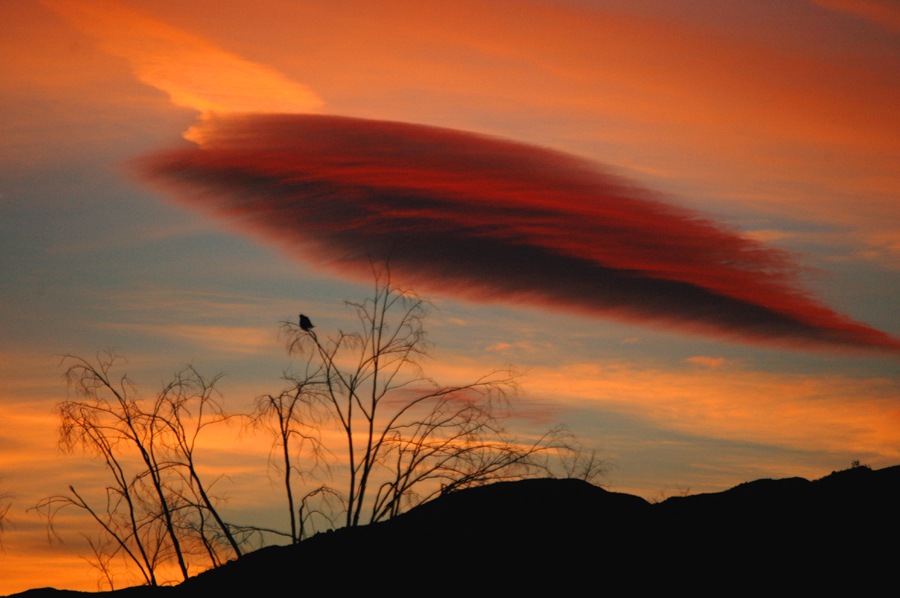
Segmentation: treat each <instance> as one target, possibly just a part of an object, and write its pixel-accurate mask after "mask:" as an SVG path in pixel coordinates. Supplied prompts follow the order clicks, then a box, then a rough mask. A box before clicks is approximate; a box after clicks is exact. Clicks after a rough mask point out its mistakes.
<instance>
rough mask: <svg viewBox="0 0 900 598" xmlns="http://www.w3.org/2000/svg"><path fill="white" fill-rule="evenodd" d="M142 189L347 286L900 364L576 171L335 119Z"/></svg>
mask: <svg viewBox="0 0 900 598" xmlns="http://www.w3.org/2000/svg"><path fill="white" fill-rule="evenodd" d="M201 127H202V130H201V131H199V134H200V135H199V137H200V138H202V146H201V147H198V148H195V149H189V150H184V151H175V152H170V153H164V154H161V155H157V156H154V157H150V158H147V159H146V160H144V161H143V162H142V163H141V169H142V171H143V173H144V174H145V175H147V176H148V177H150V178H151V180H153V181H155V182H157V183H164V184H167V186H168V187H169V188H170V189H172V190H173V191H174V192H175V193H176V194H178V195H180V196H182V197H185V198H186V200H187V201H189V202H190V203H192V204H194V205H197V206H201V207H203V208H206V209H211V210H213V211H215V212H216V213H218V214H219V215H221V216H222V217H224V218H226V219H227V220H229V221H232V222H233V223H234V224H236V225H237V226H238V227H239V228H240V230H242V231H244V230H247V231H251V232H253V233H254V234H256V235H258V236H259V237H261V238H263V239H265V240H268V241H275V242H279V243H281V244H282V245H283V246H285V247H286V248H288V250H289V251H292V252H296V251H299V252H300V253H301V254H302V255H303V256H304V257H306V258H307V259H314V260H317V261H324V262H326V263H327V264H329V265H330V266H331V267H333V268H337V269H338V270H340V271H342V272H344V273H347V274H350V275H359V274H363V275H367V272H368V269H369V260H370V259H374V260H376V261H380V260H385V259H387V258H388V257H390V260H391V267H392V269H394V270H395V272H397V273H398V274H400V275H402V277H403V278H404V279H405V280H408V281H410V282H411V283H413V284H415V285H417V288H427V289H429V290H431V291H436V292H440V293H445V294H451V295H456V296H461V297H465V298H468V299H471V300H476V301H497V300H501V301H508V302H514V303H521V304H529V305H539V306H548V307H549V306H552V307H555V308H565V309H569V310H576V311H580V312H583V313H590V314H595V315H598V316H607V317H613V318H617V319H623V320H628V321H634V322H647V323H650V322H652V323H656V324H662V325H666V326H673V327H678V328H681V329H687V330H690V331H694V332H702V333H705V334H710V335H714V336H720V337H721V336H727V337H732V338H734V339H736V340H740V341H745V342H746V341H750V342H763V343H766V344H778V345H789V346H803V347H806V348H814V347H820V348H825V347H827V348H837V347H845V348H868V349H881V350H887V351H898V350H900V341H898V340H897V339H894V338H892V337H890V336H888V335H887V334H885V333H883V332H880V331H878V330H875V329H873V328H871V327H869V326H867V325H865V324H861V323H858V322H854V321H853V320H851V319H850V318H848V317H846V316H844V315H841V314H838V313H836V312H834V311H832V310H831V309H829V308H828V307H826V306H824V305H822V304H821V303H819V302H817V301H815V300H813V299H812V298H810V297H809V296H808V294H806V293H805V292H804V291H803V290H802V288H801V287H800V286H799V284H798V282H797V278H796V275H795V270H796V268H795V267H794V265H793V263H792V262H791V260H790V258H789V256H788V255H786V254H785V253H784V252H780V251H777V250H773V249H769V248H766V247H764V246H763V245H761V244H759V243H757V242H755V241H752V240H749V239H746V238H744V237H741V236H740V235H739V234H737V233H736V232H733V231H731V230H729V229H727V228H725V227H723V226H720V225H717V224H714V223H712V222H710V221H708V220H705V219H703V218H701V217H699V216H698V215H697V214H695V213H692V212H689V211H687V210H684V209H680V208H676V207H673V206H670V205H666V204H665V203H662V202H661V201H659V200H658V199H657V198H656V197H655V196H654V194H653V193H652V192H650V191H647V190H644V189H640V188H637V187H635V186H634V185H632V184H630V183H628V182H627V181H624V180H622V179H620V178H618V177H615V176H612V175H610V174H607V173H604V172H603V171H602V170H601V169H600V168H599V167H597V166H596V165H593V164H591V163H589V162H587V161H584V160H582V159H579V158H576V157H573V156H569V155H565V154H562V153H559V152H554V151H550V150H547V149H543V148H539V147H533V146H528V145H524V144H519V143H513V142H509V141H504V140H499V139H493V138H488V137H483V136H479V135H474V134H471V133H464V132H460V131H454V130H449V129H439V128H433V127H426V126H420V125H412V124H403V123H394V122H379V121H369V120H360V119H351V118H342V117H336V116H315V115H247V116H233V117H228V118H213V119H211V120H209V121H207V122H206V123H204V124H203V125H201Z"/></svg>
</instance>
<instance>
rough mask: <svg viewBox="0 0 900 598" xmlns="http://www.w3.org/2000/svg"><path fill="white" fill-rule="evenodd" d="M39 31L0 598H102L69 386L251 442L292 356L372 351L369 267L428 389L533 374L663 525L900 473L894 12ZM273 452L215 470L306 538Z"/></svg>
mask: <svg viewBox="0 0 900 598" xmlns="http://www.w3.org/2000/svg"><path fill="white" fill-rule="evenodd" d="M322 4H323V3H313V2H306V1H300V0H259V1H257V2H254V3H252V4H251V3H226V4H224V5H223V3H219V2H214V1H212V0H191V1H188V2H184V1H177V2H176V1H174V0H96V1H92V2H86V1H79V0H45V1H38V0H21V1H14V2H9V3H7V4H6V5H5V6H4V19H3V21H2V23H0V47H2V50H0V56H2V61H0V107H2V112H3V114H4V117H3V118H2V119H0V271H2V277H0V307H2V317H0V355H2V357H0V371H2V375H0V495H2V494H6V495H8V497H7V498H6V499H4V500H3V501H0V507H2V506H3V505H5V504H11V507H10V510H9V512H8V515H7V519H6V521H5V532H4V533H3V535H2V537H0V540H2V545H3V553H0V593H3V594H5V593H10V592H16V591H22V590H25V589H28V588H30V587H36V586H43V585H54V586H56V587H65V588H68V589H76V590H94V589H96V587H97V585H96V584H97V576H96V574H95V572H92V570H91V568H90V565H89V564H88V563H86V561H85V560H84V558H85V557H88V556H89V553H88V552H87V548H86V544H85V543H84V541H83V539H82V538H81V536H80V535H79V534H80V533H90V525H89V523H88V522H86V521H84V520H83V519H82V518H80V517H78V516H76V515H75V514H72V515H71V516H67V517H66V518H65V520H61V521H60V522H58V524H57V529H58V531H59V536H60V537H59V539H54V541H53V542H52V543H49V542H48V537H47V530H46V526H45V524H44V522H43V521H42V520H41V519H40V518H39V517H38V516H37V514H36V513H35V512H34V511H29V510H28V509H30V508H32V507H34V505H36V504H37V503H38V502H39V501H40V500H41V499H42V498H45V497H47V496H51V495H55V494H61V493H63V492H65V490H66V488H67V487H68V486H69V485H70V484H73V485H75V486H77V487H83V488H99V487H101V486H99V484H102V483H103V471H102V469H101V468H100V467H99V466H98V465H97V464H96V463H92V462H91V460H90V459H88V458H87V457H86V456H83V455H80V454H65V453H62V452H60V451H59V449H58V448H57V444H56V442H57V432H56V426H57V421H56V419H55V417H54V413H53V408H54V406H55V405H56V404H58V403H59V402H60V401H61V400H64V399H65V398H66V396H67V395H66V392H67V391H66V385H65V381H64V379H63V373H64V371H65V366H64V365H62V364H61V360H62V357H61V356H63V355H67V354H68V355H77V356H82V357H86V358H93V356H95V355H96V354H97V353H98V352H100V351H105V350H108V349H112V350H115V351H116V352H117V353H118V354H120V355H122V356H123V357H124V358H125V359H126V360H127V362H123V363H122V366H121V368H122V369H121V371H122V372H123V373H125V372H127V373H128V374H129V376H130V377H131V378H132V379H133V380H134V381H135V383H136V384H137V385H138V386H139V387H140V389H141V391H142V393H144V394H147V395H152V394H153V393H154V392H155V391H157V390H158V389H159V388H160V387H161V386H162V385H163V384H164V383H165V382H166V381H167V380H169V379H170V378H171V376H172V373H173V372H175V371H177V370H179V369H180V368H182V367H184V366H185V365H187V364H190V365H193V366H194V367H195V368H197V369H198V370H199V371H201V372H203V373H204V374H205V375H207V376H210V377H211V376H214V375H216V374H218V373H224V374H225V377H224V378H223V379H222V380H221V385H220V390H221V392H222V397H223V401H224V404H225V406H226V408H227V409H229V410H231V411H234V412H245V411H247V410H248V409H249V407H250V405H251V404H252V402H253V399H254V398H255V397H257V396H259V395H261V394H263V393H267V392H273V391H275V390H276V389H277V388H278V386H279V378H280V377H281V376H282V374H283V372H284V371H285V370H287V369H290V368H291V366H292V364H293V363H294V362H292V360H291V358H290V357H289V356H288V355H287V354H286V352H285V348H284V339H283V338H280V337H279V335H278V328H279V323H280V322H282V321H284V320H287V319H291V318H295V317H296V315H297V313H299V312H301V311H302V312H303V313H305V314H307V315H309V316H310V317H311V318H312V320H313V322H314V323H315V324H316V330H317V331H318V332H319V334H320V335H327V334H329V333H334V332H336V331H337V330H338V329H339V328H344V329H347V328H349V327H351V326H352V313H350V312H348V311H347V310H346V309H345V308H344V307H343V301H344V300H346V299H349V300H361V299H363V298H365V297H366V296H368V294H369V293H370V292H371V287H372V280H371V269H370V263H369V260H370V259H373V258H374V259H376V260H381V259H386V258H387V257H388V256H389V257H390V264H391V271H392V276H393V278H394V280H396V281H398V283H399V284H402V285H404V286H406V287H408V288H412V289H414V290H415V291H417V292H418V293H419V294H420V295H422V296H423V297H426V298H428V299H429V300H430V301H431V304H432V306H433V307H432V309H431V312H430V315H429V318H428V320H427V321H426V328H427V330H428V334H429V337H428V338H429V340H430V341H431V342H432V343H433V350H432V359H431V360H429V361H428V362H427V363H426V364H425V365H426V370H427V373H428V374H429V375H431V376H432V377H434V378H435V379H438V380H440V381H442V382H446V383H448V384H454V383H460V382H465V381H468V380H472V379H475V378H477V377H478V376H479V375H481V374H483V373H485V372H489V371H491V370H492V369H502V368H507V367H513V368H515V369H516V370H517V371H519V372H522V378H521V380H520V383H521V393H520V395H519V396H518V397H516V400H515V404H516V406H517V411H516V412H515V414H514V417H513V419H512V420H511V422H510V425H511V427H513V428H515V429H517V430H520V431H521V432H522V433H523V434H526V435H527V434H528V433H531V432H532V431H534V430H536V429H538V428H540V427H541V426H549V425H553V424H556V423H562V424H565V425H566V426H568V427H569V428H570V429H571V430H572V431H573V432H574V433H576V434H577V435H578V438H579V439H580V441H581V442H582V443H583V444H584V445H585V446H586V447H590V448H596V449H597V450H598V451H599V452H600V454H601V455H602V456H603V457H604V458H605V459H606V460H607V464H608V471H607V473H606V475H605V477H604V478H603V480H602V482H603V483H604V484H605V486H606V487H607V488H609V489H611V490H615V491H621V492H630V493H633V494H637V495H640V496H643V497H645V498H648V499H658V498H660V497H663V496H666V495H671V494H677V493H682V492H691V493H695V494H696V493H700V492H712V491H718V490H724V489H727V488H729V487H731V486H734V485H736V484H739V483H741V482H744V481H749V480H753V479H758V478H765V477H772V478H778V477H789V476H795V475H796V476H803V477H807V478H816V477H821V476H823V475H827V474H828V473H830V472H831V471H833V470H836V469H842V468H846V467H848V466H849V465H850V463H851V462H852V461H854V460H859V461H860V462H862V463H866V464H869V465H871V466H872V467H884V466H888V465H894V464H897V463H900V367H898V366H900V361H898V357H900V313H898V310H897V307H896V306H897V299H896V298H897V297H898V296H900V191H898V189H900V110H898V109H897V107H896V98H897V97H900V6H898V4H897V3H896V2H893V1H891V0H861V1H857V2H852V1H850V0H786V1H784V2H778V3H768V2H767V3H760V2H756V1H755V0H746V1H744V0H735V1H733V2H727V3H723V2H718V1H715V0H696V1H694V2H669V1H662V0H631V1H629V2H622V1H617V0H552V1H551V0H535V1H516V2H512V1H505V0H494V1H490V2H488V1H475V0H471V1H470V0H462V1H460V0H456V1H454V2H443V1H437V2H429V3H421V2H406V1H404V0H396V1H391V2H380V1H369V2H349V1H336V2H329V3H326V5H324V6H323V5H322ZM268 447H269V445H268V440H267V439H265V438H260V437H255V436H252V435H249V434H246V433H241V431H240V430H238V429H236V428H234V427H232V428H223V429H221V430H219V431H218V432H216V433H215V434H212V435H210V436H209V437H207V438H205V439H204V444H203V450H204V451H205V452H204V457H205V459H206V462H207V463H208V467H209V471H210V473H211V474H213V475H218V474H227V476H228V477H227V478H226V479H223V480H222V481H221V482H220V484H221V485H220V488H222V489H223V490H224V491H225V492H226V494H227V496H228V499H229V500H228V503H227V506H226V510H225V512H226V514H227V515H228V516H230V517H232V518H236V519H239V520H242V521H250V520H253V521H265V522H271V523H272V524H273V525H283V524H284V523H285V522H283V521H281V519H279V517H280V513H281V510H282V509H283V507H282V506H281V502H282V501H283V499H282V496H281V494H280V493H279V491H278V488H277V484H276V483H274V482H273V481H272V480H271V479H270V476H269V472H268V471H267V456H268Z"/></svg>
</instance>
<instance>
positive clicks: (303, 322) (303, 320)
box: [300, 314, 315, 332]
mask: <svg viewBox="0 0 900 598" xmlns="http://www.w3.org/2000/svg"><path fill="white" fill-rule="evenodd" d="M312 328H315V326H313V323H312V322H310V321H309V318H307V317H306V316H304V315H303V314H300V330H303V331H305V332H309V331H310V330H311V329H312Z"/></svg>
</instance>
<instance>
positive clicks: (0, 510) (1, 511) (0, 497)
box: [0, 493, 12, 550]
mask: <svg viewBox="0 0 900 598" xmlns="http://www.w3.org/2000/svg"><path fill="white" fill-rule="evenodd" d="M8 498H9V495H8V494H5V493H0V550H3V531H4V530H5V529H6V528H5V527H4V525H3V520H4V519H6V515H7V514H8V513H9V509H10V507H11V506H12V503H11V502H10V503H6V504H4V502H5V501H6V500H7V499H8Z"/></svg>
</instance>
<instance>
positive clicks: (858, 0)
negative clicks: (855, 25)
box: [810, 0, 900, 32]
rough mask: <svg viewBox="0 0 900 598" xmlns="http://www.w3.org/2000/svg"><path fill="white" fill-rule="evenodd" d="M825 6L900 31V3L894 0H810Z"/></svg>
mask: <svg viewBox="0 0 900 598" xmlns="http://www.w3.org/2000/svg"><path fill="white" fill-rule="evenodd" d="M810 2H812V3H813V4H818V5H819V6H821V7H823V8H827V9H829V10H833V11H835V12H840V13H844V14H848V15H853V16H854V17H857V18H859V19H863V20H866V21H869V22H871V23H874V24H875V25H878V26H880V27H883V28H885V29H887V30H889V31H897V32H900V5H898V4H897V2H895V1H892V0H810Z"/></svg>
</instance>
